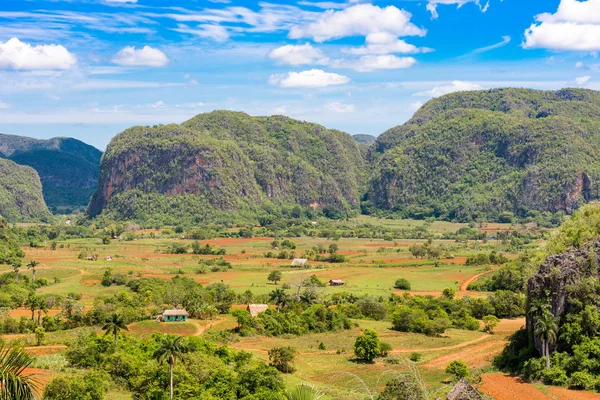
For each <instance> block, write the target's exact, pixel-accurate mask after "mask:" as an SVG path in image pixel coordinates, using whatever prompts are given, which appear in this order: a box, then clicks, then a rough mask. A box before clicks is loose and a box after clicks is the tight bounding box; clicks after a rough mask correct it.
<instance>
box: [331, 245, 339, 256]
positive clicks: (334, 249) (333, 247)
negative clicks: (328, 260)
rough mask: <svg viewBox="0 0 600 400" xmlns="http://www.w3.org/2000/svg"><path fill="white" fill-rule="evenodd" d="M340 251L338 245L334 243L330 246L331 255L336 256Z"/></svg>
mask: <svg viewBox="0 0 600 400" xmlns="http://www.w3.org/2000/svg"><path fill="white" fill-rule="evenodd" d="M339 249H340V247H339V246H338V245H337V243H332V244H330V245H329V254H335V253H337V251H338V250H339Z"/></svg>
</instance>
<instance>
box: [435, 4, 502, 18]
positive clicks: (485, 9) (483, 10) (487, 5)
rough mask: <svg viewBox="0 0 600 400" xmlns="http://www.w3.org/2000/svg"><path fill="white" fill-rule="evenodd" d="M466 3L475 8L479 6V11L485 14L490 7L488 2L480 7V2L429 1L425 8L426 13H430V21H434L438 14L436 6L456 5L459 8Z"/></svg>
mask: <svg viewBox="0 0 600 400" xmlns="http://www.w3.org/2000/svg"><path fill="white" fill-rule="evenodd" d="M467 3H474V4H476V5H477V6H479V9H480V10H481V11H482V12H486V11H487V10H488V8H489V7H490V2H489V1H488V2H487V3H486V4H485V5H484V6H482V5H481V2H480V0H429V2H428V3H427V6H426V8H427V11H429V12H430V13H431V19H436V18H438V17H439V14H438V12H437V6H438V5H440V4H442V5H451V4H456V5H457V6H458V8H461V7H462V6H464V5H465V4H467Z"/></svg>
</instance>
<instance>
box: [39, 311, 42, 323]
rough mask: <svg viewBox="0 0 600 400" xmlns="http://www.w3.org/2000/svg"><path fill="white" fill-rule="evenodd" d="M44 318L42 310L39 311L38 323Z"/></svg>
mask: <svg viewBox="0 0 600 400" xmlns="http://www.w3.org/2000/svg"><path fill="white" fill-rule="evenodd" d="M41 319H42V310H39V311H38V325H39V324H40V321H41Z"/></svg>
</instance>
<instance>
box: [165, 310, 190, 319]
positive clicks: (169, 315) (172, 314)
mask: <svg viewBox="0 0 600 400" xmlns="http://www.w3.org/2000/svg"><path fill="white" fill-rule="evenodd" d="M189 316H190V314H189V313H188V312H187V311H185V310H165V311H164V312H163V313H162V321H163V322H176V321H183V322H185V321H187V319H188V317H189Z"/></svg>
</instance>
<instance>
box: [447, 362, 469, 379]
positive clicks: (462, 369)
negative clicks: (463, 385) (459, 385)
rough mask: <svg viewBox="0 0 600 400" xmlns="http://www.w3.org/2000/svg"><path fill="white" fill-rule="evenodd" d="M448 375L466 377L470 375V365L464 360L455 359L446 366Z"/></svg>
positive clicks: (456, 377) (459, 377) (458, 377)
mask: <svg viewBox="0 0 600 400" xmlns="http://www.w3.org/2000/svg"><path fill="white" fill-rule="evenodd" d="M445 372H446V373H447V374H448V375H452V376H453V377H454V378H455V379H456V380H458V379H461V378H466V377H468V376H469V375H470V372H469V367H468V366H467V364H466V363H465V362H464V361H460V360H454V361H452V362H451V363H450V364H448V366H447V367H446V371H445Z"/></svg>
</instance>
